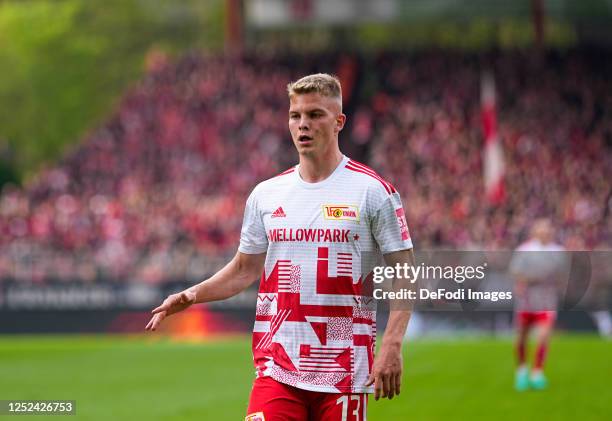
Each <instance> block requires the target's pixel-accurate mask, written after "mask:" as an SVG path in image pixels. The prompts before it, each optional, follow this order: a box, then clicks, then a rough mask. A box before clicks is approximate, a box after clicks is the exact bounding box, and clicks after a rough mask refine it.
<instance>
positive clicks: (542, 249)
mask: <svg viewBox="0 0 612 421" xmlns="http://www.w3.org/2000/svg"><path fill="white" fill-rule="evenodd" d="M563 251H564V248H563V247H562V246H561V245H559V244H557V243H555V242H554V239H553V229H552V225H551V222H550V220H548V219H546V218H541V219H538V220H536V221H535V222H534V224H533V226H532V228H531V233H530V238H529V240H528V241H526V242H525V243H523V244H521V245H520V246H519V247H518V248H517V249H516V252H515V254H514V256H513V258H512V261H511V264H510V272H511V273H512V274H513V275H514V277H515V280H516V284H515V298H514V302H515V325H516V329H517V340H516V358H517V364H518V367H517V370H516V376H515V388H516V389H517V390H519V391H523V390H527V389H528V388H529V387H531V388H533V389H544V388H546V386H547V380H546V377H545V376H544V371H543V370H544V362H545V360H546V356H547V352H548V346H549V340H550V335H551V333H552V330H553V326H554V323H555V319H556V308H557V301H558V296H559V293H558V291H559V284H560V281H561V280H562V279H561V277H562V274H563V269H564V268H565V256H564V253H563ZM532 328H536V329H537V330H536V331H537V336H536V352H535V359H534V362H533V367H532V370H531V375H530V374H529V369H528V365H527V342H528V339H529V333H530V332H531V329H532Z"/></svg>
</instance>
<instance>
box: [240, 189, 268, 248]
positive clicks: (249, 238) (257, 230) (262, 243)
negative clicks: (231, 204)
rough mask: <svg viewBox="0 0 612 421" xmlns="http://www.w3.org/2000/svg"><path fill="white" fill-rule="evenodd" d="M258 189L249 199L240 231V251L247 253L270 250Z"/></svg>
mask: <svg viewBox="0 0 612 421" xmlns="http://www.w3.org/2000/svg"><path fill="white" fill-rule="evenodd" d="M256 192H257V189H255V190H253V191H252V192H251V194H250V196H249V198H248V199H247V202H246V207H245V209H244V219H243V220H242V230H241V231H240V246H239V247H238V251H239V252H241V253H245V254H261V253H265V252H266V251H267V250H268V237H266V229H265V227H264V224H263V219H262V216H261V212H260V210H259V207H258V205H257V193H256Z"/></svg>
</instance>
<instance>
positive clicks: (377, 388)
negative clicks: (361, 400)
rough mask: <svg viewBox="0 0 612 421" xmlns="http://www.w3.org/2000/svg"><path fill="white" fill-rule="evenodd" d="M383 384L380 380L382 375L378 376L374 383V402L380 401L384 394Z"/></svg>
mask: <svg viewBox="0 0 612 421" xmlns="http://www.w3.org/2000/svg"><path fill="white" fill-rule="evenodd" d="M382 389H383V384H382V380H381V379H380V375H377V376H376V380H375V381H374V400H378V399H380V397H381V396H382V393H383V390H382Z"/></svg>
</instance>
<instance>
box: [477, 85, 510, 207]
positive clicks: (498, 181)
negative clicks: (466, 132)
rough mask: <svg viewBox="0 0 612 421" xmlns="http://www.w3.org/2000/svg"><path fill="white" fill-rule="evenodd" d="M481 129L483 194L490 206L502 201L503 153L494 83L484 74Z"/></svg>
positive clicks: (503, 195) (503, 193)
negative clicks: (482, 136) (498, 129)
mask: <svg viewBox="0 0 612 421" xmlns="http://www.w3.org/2000/svg"><path fill="white" fill-rule="evenodd" d="M481 103H482V105H481V106H482V127H483V133H484V139H485V142H484V151H483V173H484V184H485V194H486V196H487V200H488V201H489V203H491V204H499V203H501V202H503V201H504V198H505V188H504V153H503V151H502V147H501V143H500V141H499V136H498V134H497V111H496V108H495V81H494V80H493V76H492V75H491V74H490V73H484V74H483V76H482V83H481Z"/></svg>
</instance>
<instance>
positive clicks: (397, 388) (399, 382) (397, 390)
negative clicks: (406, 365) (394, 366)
mask: <svg viewBox="0 0 612 421" xmlns="http://www.w3.org/2000/svg"><path fill="white" fill-rule="evenodd" d="M401 385H402V373H401V372H400V373H397V374H396V375H395V394H396V395H399V394H400V386H401Z"/></svg>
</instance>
